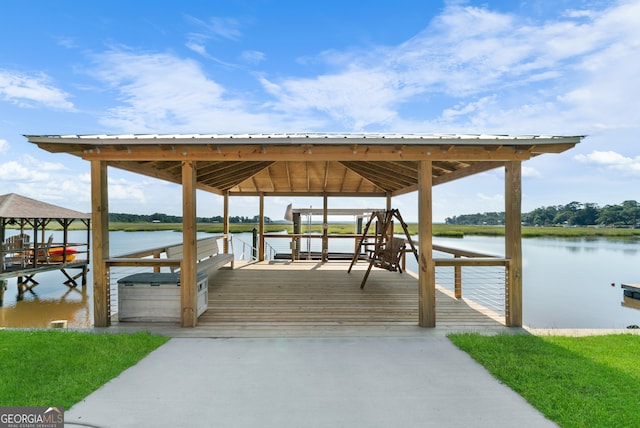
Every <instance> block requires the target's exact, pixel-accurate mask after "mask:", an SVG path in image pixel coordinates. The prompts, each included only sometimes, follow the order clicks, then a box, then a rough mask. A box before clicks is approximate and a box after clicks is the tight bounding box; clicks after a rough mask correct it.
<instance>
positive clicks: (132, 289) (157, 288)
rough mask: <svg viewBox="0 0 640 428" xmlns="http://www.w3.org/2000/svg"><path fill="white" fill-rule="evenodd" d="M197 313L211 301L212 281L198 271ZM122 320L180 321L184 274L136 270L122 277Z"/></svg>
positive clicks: (119, 294)
mask: <svg viewBox="0 0 640 428" xmlns="http://www.w3.org/2000/svg"><path fill="white" fill-rule="evenodd" d="M196 288H197V290H198V297H197V313H198V316H200V315H201V314H202V313H203V312H204V311H206V310H207V307H208V304H209V280H208V276H207V274H206V273H204V272H201V273H198V282H197V284H196ZM118 319H119V320H120V321H180V274H179V273H155V272H148V273H136V274H133V275H129V276H126V277H124V278H121V279H119V280H118Z"/></svg>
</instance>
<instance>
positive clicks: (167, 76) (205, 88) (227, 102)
mask: <svg viewBox="0 0 640 428" xmlns="http://www.w3.org/2000/svg"><path fill="white" fill-rule="evenodd" d="M96 62H97V63H99V67H97V68H96V69H95V70H94V71H93V73H94V75H95V77H97V78H98V79H99V80H101V81H103V82H104V83H106V84H108V85H109V86H110V87H112V88H113V89H114V90H115V91H117V92H118V93H119V94H120V99H121V101H122V104H121V105H120V106H118V107H114V108H111V109H110V110H109V111H108V112H107V113H108V114H107V115H106V117H105V118H104V119H103V123H104V124H105V125H107V126H109V127H111V128H115V129H118V130H120V131H121V132H248V131H252V130H253V131H258V130H260V131H264V130H267V131H268V130H276V129H278V127H279V125H280V123H281V120H280V119H278V118H277V117H275V116H274V115H271V116H269V115H268V114H265V113H264V112H261V111H259V112H257V113H252V112H251V109H252V108H256V109H259V107H258V106H254V105H252V104H251V103H245V102H243V101H242V100H239V99H237V98H233V97H232V96H231V95H229V96H228V95H227V94H226V91H225V88H223V87H222V86H221V85H219V84H218V83H216V82H215V81H213V80H211V79H209V78H208V77H207V76H206V75H205V73H204V71H203V69H202V67H201V66H200V65H199V64H198V63H197V62H195V61H193V60H189V59H182V58H179V57H176V56H173V55H169V54H157V53H137V52H133V51H131V50H111V51H108V52H105V53H103V54H101V55H99V56H98V58H97V59H96ZM292 122H294V121H292ZM280 130H282V128H280Z"/></svg>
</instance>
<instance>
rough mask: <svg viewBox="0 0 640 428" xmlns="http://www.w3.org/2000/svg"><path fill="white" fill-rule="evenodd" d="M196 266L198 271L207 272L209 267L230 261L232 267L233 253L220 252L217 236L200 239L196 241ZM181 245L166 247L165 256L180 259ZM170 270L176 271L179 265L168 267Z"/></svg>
mask: <svg viewBox="0 0 640 428" xmlns="http://www.w3.org/2000/svg"><path fill="white" fill-rule="evenodd" d="M196 246H197V250H196V267H197V269H198V272H208V271H209V270H210V269H219V268H221V267H223V266H224V265H227V264H229V263H231V269H233V254H227V253H221V252H220V249H219V248H218V238H205V239H200V240H199V241H197V243H196ZM183 253H184V251H183V248H182V245H175V246H173V247H168V248H167V258H169V259H182V258H183ZM170 269H171V272H176V271H178V270H179V267H175V266H172V267H170Z"/></svg>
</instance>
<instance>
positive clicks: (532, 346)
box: [449, 334, 640, 427]
mask: <svg viewBox="0 0 640 428" xmlns="http://www.w3.org/2000/svg"><path fill="white" fill-rule="evenodd" d="M449 338H450V339H451V341H452V342H453V343H454V344H456V345H457V346H458V347H459V348H461V349H462V350H464V351H465V352H467V353H468V354H470V355H471V356H472V357H473V358H474V359H475V360H476V361H478V362H479V363H480V364H482V365H483V366H485V367H486V368H487V370H488V371H489V372H490V373H491V374H492V375H493V376H494V377H496V378H497V379H499V380H500V381H501V382H503V383H505V384H506V385H508V386H509V387H511V388H512V389H513V390H514V391H516V392H517V393H518V394H520V395H521V396H522V397H524V398H525V399H526V400H527V401H528V402H529V403H531V404H532V405H533V406H534V407H536V408H537V409H538V410H539V411H540V412H542V413H543V414H544V415H545V416H546V417H547V418H549V419H551V420H553V421H555V422H556V423H558V424H559V425H560V426H562V427H637V426H640V411H639V410H640V372H639V371H638V357H640V336H637V335H629V334H621V335H607V336H589V337H577V338H576V337H560V336H544V337H541V336H531V335H498V336H481V335H477V334H457V335H451V336H449Z"/></svg>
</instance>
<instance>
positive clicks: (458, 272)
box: [453, 254, 462, 299]
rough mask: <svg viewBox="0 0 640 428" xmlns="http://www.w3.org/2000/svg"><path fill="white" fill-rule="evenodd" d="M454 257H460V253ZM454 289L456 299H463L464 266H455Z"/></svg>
mask: <svg viewBox="0 0 640 428" xmlns="http://www.w3.org/2000/svg"><path fill="white" fill-rule="evenodd" d="M454 257H455V258H456V259H459V258H460V255H459V254H456V255H455V256H454ZM453 290H454V295H455V296H456V299H462V266H454V267H453Z"/></svg>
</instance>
